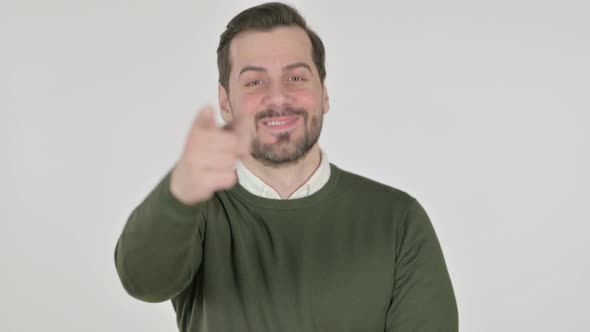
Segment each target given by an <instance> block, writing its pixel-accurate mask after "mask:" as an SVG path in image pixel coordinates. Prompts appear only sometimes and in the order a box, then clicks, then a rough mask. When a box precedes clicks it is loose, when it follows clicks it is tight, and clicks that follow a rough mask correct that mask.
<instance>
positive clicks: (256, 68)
mask: <svg viewBox="0 0 590 332" xmlns="http://www.w3.org/2000/svg"><path fill="white" fill-rule="evenodd" d="M301 67H303V68H306V69H307V70H309V72H310V73H311V74H313V71H312V70H311V67H310V66H309V65H308V64H307V63H305V62H295V63H292V64H290V65H286V66H285V67H283V71H284V70H293V69H295V68H301ZM249 70H251V71H261V72H266V71H267V70H266V68H264V67H259V66H245V67H244V68H242V70H240V74H239V75H238V77H239V76H241V75H242V74H243V73H244V72H247V71H249Z"/></svg>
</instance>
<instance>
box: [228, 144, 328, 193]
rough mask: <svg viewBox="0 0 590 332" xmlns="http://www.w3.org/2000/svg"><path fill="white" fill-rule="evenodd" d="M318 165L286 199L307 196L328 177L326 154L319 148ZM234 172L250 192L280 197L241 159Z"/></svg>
mask: <svg viewBox="0 0 590 332" xmlns="http://www.w3.org/2000/svg"><path fill="white" fill-rule="evenodd" d="M320 154H321V156H320V158H321V161H320V166H319V167H318V168H317V169H316V170H315V172H314V173H313V174H312V176H311V177H310V178H309V180H307V182H305V183H304V184H303V185H302V186H301V187H299V189H297V190H296V191H295V192H294V193H293V194H292V195H291V196H290V197H289V198H288V199H295V198H302V197H306V196H309V195H311V194H313V193H315V192H316V191H318V190H320V189H321V188H322V187H323V186H324V185H325V184H326V183H327V182H328V180H329V179H330V163H329V162H328V155H327V154H326V153H325V152H324V150H322V149H320ZM236 173H237V175H238V181H239V183H240V185H241V186H242V187H244V188H245V189H246V190H248V191H249V192H250V193H252V194H254V195H257V196H261V197H265V198H272V199H281V196H279V194H278V193H277V192H276V190H274V189H273V188H272V187H271V186H269V185H268V184H266V183H265V182H264V181H262V179H260V178H259V177H258V176H256V174H254V173H252V171H250V170H249V169H248V168H247V167H246V166H245V165H244V164H243V163H242V162H241V161H239V160H238V162H237V163H236Z"/></svg>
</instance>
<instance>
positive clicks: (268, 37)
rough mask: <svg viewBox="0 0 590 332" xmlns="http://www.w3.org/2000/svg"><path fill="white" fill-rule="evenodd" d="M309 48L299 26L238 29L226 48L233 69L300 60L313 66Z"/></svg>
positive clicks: (303, 31) (308, 41)
mask: <svg viewBox="0 0 590 332" xmlns="http://www.w3.org/2000/svg"><path fill="white" fill-rule="evenodd" d="M311 48H312V46H311V41H310V39H309V37H308V35H307V33H306V32H305V30H303V29H302V28H300V27H298V26H297V27H277V28H274V29H272V30H268V31H257V30H250V31H244V32H240V33H239V34H238V35H236V36H235V37H234V38H233V40H232V41H231V43H230V47H229V54H230V60H231V63H232V72H235V70H239V69H240V67H243V66H246V65H253V66H263V67H267V68H271V67H273V66H279V67H282V66H284V65H285V64H288V63H293V62H299V61H302V62H307V63H309V65H310V66H312V50H311Z"/></svg>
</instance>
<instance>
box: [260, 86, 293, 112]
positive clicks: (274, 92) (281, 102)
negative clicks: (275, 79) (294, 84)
mask: <svg viewBox="0 0 590 332" xmlns="http://www.w3.org/2000/svg"><path fill="white" fill-rule="evenodd" d="M292 99H293V98H292V96H291V94H290V93H289V91H288V89H287V87H285V86H284V85H283V84H280V83H275V84H272V85H270V86H269V88H268V90H267V94H266V96H265V100H264V103H265V105H266V107H268V108H272V109H276V110H282V109H284V108H285V107H287V106H288V105H290V104H291V102H292Z"/></svg>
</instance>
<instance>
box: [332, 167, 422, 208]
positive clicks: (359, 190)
mask: <svg viewBox="0 0 590 332" xmlns="http://www.w3.org/2000/svg"><path fill="white" fill-rule="evenodd" d="M333 166H334V167H335V168H336V169H337V171H338V172H339V173H340V180H339V188H338V190H340V191H342V192H343V194H344V195H348V196H351V197H355V200H357V201H359V202H366V203H367V204H371V205H381V204H385V205H388V206H392V205H393V206H395V207H396V209H402V210H405V209H407V208H408V207H409V206H411V205H413V204H415V202H416V199H415V198H414V197H413V196H412V195H410V194H409V193H407V192H406V191H404V190H402V189H400V188H397V187H395V186H392V185H388V184H385V183H382V182H379V181H376V180H374V179H371V178H369V177H366V176H364V175H360V174H357V173H353V172H351V171H348V170H345V169H342V168H340V167H339V166H336V165H333Z"/></svg>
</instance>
